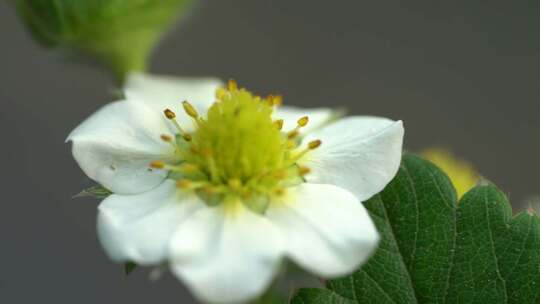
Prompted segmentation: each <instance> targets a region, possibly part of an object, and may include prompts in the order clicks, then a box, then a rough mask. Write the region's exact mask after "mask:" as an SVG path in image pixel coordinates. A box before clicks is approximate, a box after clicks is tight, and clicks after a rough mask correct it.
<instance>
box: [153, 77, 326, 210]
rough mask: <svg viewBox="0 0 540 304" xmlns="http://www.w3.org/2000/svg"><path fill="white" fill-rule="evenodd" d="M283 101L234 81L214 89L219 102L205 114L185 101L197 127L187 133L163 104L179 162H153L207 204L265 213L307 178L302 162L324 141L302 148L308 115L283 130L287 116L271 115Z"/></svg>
mask: <svg viewBox="0 0 540 304" xmlns="http://www.w3.org/2000/svg"><path fill="white" fill-rule="evenodd" d="M281 103H282V98H281V96H273V95H270V96H268V97H266V98H262V97H260V96H257V95H254V94H252V93H251V92H249V91H247V90H245V89H243V88H239V87H238V85H237V83H236V82H235V81H233V80H230V81H229V82H228V85H227V87H226V88H219V89H217V90H216V102H215V103H214V104H213V105H212V106H211V107H210V108H209V110H208V112H207V114H206V116H205V117H202V116H200V115H199V113H198V112H197V111H196V109H195V108H194V107H193V106H192V105H191V104H190V103H189V102H188V101H184V102H183V109H184V111H185V112H186V113H187V114H188V116H189V117H190V118H191V119H192V120H193V121H194V122H195V126H196V128H195V130H194V131H193V132H186V131H185V129H184V128H182V126H181V122H179V121H178V119H177V116H176V114H175V113H174V112H173V111H171V110H170V109H165V110H164V115H165V117H166V118H167V119H168V120H170V121H171V122H172V123H173V125H174V126H175V127H176V129H177V133H176V135H175V136H174V137H171V136H168V135H162V136H161V139H162V140H163V141H165V142H167V143H169V144H171V145H173V146H174V149H175V155H176V156H177V159H178V161H177V162H175V163H168V162H165V161H162V160H157V161H154V162H152V163H151V164H150V166H151V167H152V168H156V169H162V170H168V171H169V178H172V179H174V180H176V184H177V186H178V187H179V188H180V189H182V190H184V191H193V192H195V193H196V194H197V195H199V196H200V197H201V198H202V199H203V200H204V201H205V202H206V203H207V204H209V205H216V204H220V203H227V202H231V201H241V202H243V203H244V204H245V205H246V206H247V207H248V208H250V209H252V210H254V211H256V212H259V213H264V211H265V210H266V208H267V206H268V204H269V203H270V202H271V201H272V198H273V197H275V196H281V195H284V194H285V193H286V189H287V188H288V187H290V186H293V185H296V184H298V183H301V182H303V176H304V175H306V174H308V173H309V172H310V170H309V168H307V167H303V166H300V165H298V161H299V160H300V159H301V158H302V157H305V156H306V155H307V154H308V153H309V151H311V150H313V149H316V148H317V147H319V146H320V145H321V141H320V140H314V141H311V142H309V143H307V145H303V146H304V147H303V148H300V145H301V144H302V139H301V136H300V130H301V128H302V127H304V126H306V125H307V124H308V122H309V118H308V117H307V116H304V117H301V118H300V119H298V120H297V124H296V127H295V128H293V129H292V130H288V131H284V130H282V129H283V120H281V119H277V120H274V119H273V118H272V114H273V112H274V109H275V107H277V106H279V105H280V104H281Z"/></svg>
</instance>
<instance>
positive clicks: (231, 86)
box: [228, 79, 238, 92]
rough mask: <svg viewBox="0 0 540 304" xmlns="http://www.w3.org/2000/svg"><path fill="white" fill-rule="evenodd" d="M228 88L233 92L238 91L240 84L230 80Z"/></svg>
mask: <svg viewBox="0 0 540 304" xmlns="http://www.w3.org/2000/svg"><path fill="white" fill-rule="evenodd" d="M228 88H229V91H231V92H234V91H236V90H238V83H237V82H236V80H234V79H229V82H228Z"/></svg>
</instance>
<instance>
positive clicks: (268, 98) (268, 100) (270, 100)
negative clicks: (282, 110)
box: [264, 95, 274, 107]
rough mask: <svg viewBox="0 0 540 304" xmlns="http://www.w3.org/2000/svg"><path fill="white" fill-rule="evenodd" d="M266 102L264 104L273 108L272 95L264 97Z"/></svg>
mask: <svg viewBox="0 0 540 304" xmlns="http://www.w3.org/2000/svg"><path fill="white" fill-rule="evenodd" d="M264 100H265V101H266V103H267V104H268V105H269V106H271V107H273V106H274V96H273V95H268V96H266V98H265V99H264Z"/></svg>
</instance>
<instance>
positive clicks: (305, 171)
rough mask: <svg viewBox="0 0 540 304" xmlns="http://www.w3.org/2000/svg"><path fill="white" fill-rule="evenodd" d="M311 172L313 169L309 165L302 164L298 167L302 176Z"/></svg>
mask: <svg viewBox="0 0 540 304" xmlns="http://www.w3.org/2000/svg"><path fill="white" fill-rule="evenodd" d="M310 172H311V169H310V168H308V167H304V166H300V167H298V174H300V175H301V176H304V175H307V174H309V173H310Z"/></svg>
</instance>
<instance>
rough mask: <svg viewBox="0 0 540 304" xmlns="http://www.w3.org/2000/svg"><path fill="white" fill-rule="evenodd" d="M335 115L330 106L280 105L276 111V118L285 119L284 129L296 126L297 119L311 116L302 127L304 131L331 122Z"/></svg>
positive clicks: (288, 129)
mask: <svg viewBox="0 0 540 304" xmlns="http://www.w3.org/2000/svg"><path fill="white" fill-rule="evenodd" d="M334 115H335V112H333V111H332V110H331V109H329V108H311V109H308V108H298V107H292V106H280V107H277V108H276V111H275V112H274V115H273V116H274V119H283V130H284V131H290V130H292V129H294V128H295V127H296V125H297V124H296V121H297V120H298V119H300V118H302V117H304V116H308V117H309V123H308V124H307V125H306V126H305V127H303V128H302V129H301V131H302V132H304V133H305V132H310V131H313V130H316V129H318V128H320V127H322V126H324V125H325V124H326V123H328V122H330V120H331V119H332V117H333V116H334Z"/></svg>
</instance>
